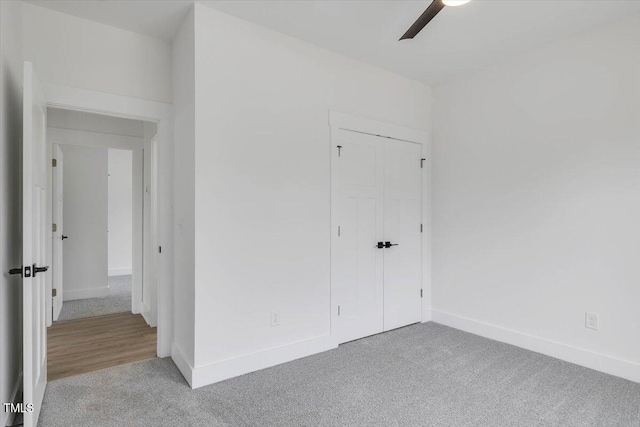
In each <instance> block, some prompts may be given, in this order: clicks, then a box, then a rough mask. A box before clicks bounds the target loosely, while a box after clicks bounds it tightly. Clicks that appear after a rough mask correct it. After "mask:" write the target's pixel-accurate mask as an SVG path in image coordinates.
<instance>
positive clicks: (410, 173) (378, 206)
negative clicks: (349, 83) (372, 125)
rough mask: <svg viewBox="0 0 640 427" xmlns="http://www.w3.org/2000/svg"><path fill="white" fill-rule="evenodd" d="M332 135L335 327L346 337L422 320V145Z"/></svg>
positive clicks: (340, 133)
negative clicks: (379, 245) (380, 245)
mask: <svg viewBox="0 0 640 427" xmlns="http://www.w3.org/2000/svg"><path fill="white" fill-rule="evenodd" d="M332 141H333V142H334V150H335V152H334V156H335V157H334V158H333V162H334V163H333V183H332V185H333V206H332V211H333V221H332V224H333V225H334V226H335V230H334V231H333V232H334V233H336V234H335V237H334V238H333V239H332V253H331V260H332V261H331V262H332V277H331V280H332V287H331V289H332V295H331V299H332V305H333V308H332V313H333V314H332V320H333V322H334V323H333V324H332V331H333V332H332V333H334V334H335V335H336V337H337V339H338V342H341V343H342V342H347V341H351V340H355V339H358V338H362V337H366V336H369V335H373V334H377V333H380V332H383V331H387V330H390V329H395V328H398V327H401V326H406V325H409V324H411V323H416V322H419V321H420V320H421V317H422V309H421V296H420V290H421V265H422V263H421V252H422V245H421V235H420V222H421V172H420V156H421V146H420V145H419V144H413V143H409V142H404V141H398V140H391V139H389V138H382V137H378V136H374V135H367V134H362V133H357V132H351V131H346V130H341V129H338V130H333V133H332ZM378 242H380V243H382V247H378ZM387 242H389V245H388V246H387V245H385V243H387Z"/></svg>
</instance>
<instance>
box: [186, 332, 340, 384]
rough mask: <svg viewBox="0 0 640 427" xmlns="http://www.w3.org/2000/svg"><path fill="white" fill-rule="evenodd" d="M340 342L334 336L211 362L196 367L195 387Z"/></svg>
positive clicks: (321, 350) (308, 353)
mask: <svg viewBox="0 0 640 427" xmlns="http://www.w3.org/2000/svg"><path fill="white" fill-rule="evenodd" d="M336 347H337V345H336V342H335V340H334V339H333V338H332V337H331V336H330V335H325V336H322V337H317V338H312V339H309V340H305V341H300V342H297V343H294V344H288V345H283V346H280V347H275V348H271V349H268V350H263V351H259V352H256V353H252V354H248V355H245V356H240V357H236V358H233V359H227V360H223V361H220V362H216V363H212V364H210V365H205V366H199V367H196V368H194V369H193V374H192V382H191V383H190V384H191V387H192V388H198V387H203V386H205V385H209V384H213V383H217V382H219V381H224V380H226V379H229V378H233V377H237V376H239V375H244V374H248V373H249V372H254V371H259V370H261V369H265V368H269V367H271V366H275V365H279V364H281V363H285V362H290V361H292V360H295V359H300V358H302V357H306V356H311V355H313V354H317V353H322V352H323V351H327V350H331V349H332V348H336Z"/></svg>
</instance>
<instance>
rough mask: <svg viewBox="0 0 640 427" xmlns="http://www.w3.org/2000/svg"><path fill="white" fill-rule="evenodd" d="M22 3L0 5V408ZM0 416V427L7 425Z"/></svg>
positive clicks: (11, 352)
mask: <svg viewBox="0 0 640 427" xmlns="http://www.w3.org/2000/svg"><path fill="white" fill-rule="evenodd" d="M21 159H22V2H19V1H0V194H2V202H1V203H0V264H1V271H2V272H3V273H2V274H0V402H14V401H15V398H16V394H17V392H18V387H19V386H20V382H21V381H20V379H21V378H20V374H21V370H22V280H21V279H20V277H19V276H9V275H7V274H6V273H4V272H6V271H9V269H11V268H16V267H19V266H20V265H21V263H22V231H21V230H22V227H21V224H22V218H21V210H22V209H21V205H22V198H21V185H20V183H21V181H22V169H21ZM12 422H13V419H11V418H10V414H8V413H5V412H4V411H2V412H0V425H10V424H11V423H12Z"/></svg>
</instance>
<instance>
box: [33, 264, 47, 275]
mask: <svg viewBox="0 0 640 427" xmlns="http://www.w3.org/2000/svg"><path fill="white" fill-rule="evenodd" d="M48 269H49V266H48V265H47V266H45V267H38V266H36V265H35V264H33V277H36V274H37V273H44V272H45V271H47V270H48Z"/></svg>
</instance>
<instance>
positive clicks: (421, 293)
mask: <svg viewBox="0 0 640 427" xmlns="http://www.w3.org/2000/svg"><path fill="white" fill-rule="evenodd" d="M420 298H422V289H420Z"/></svg>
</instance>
